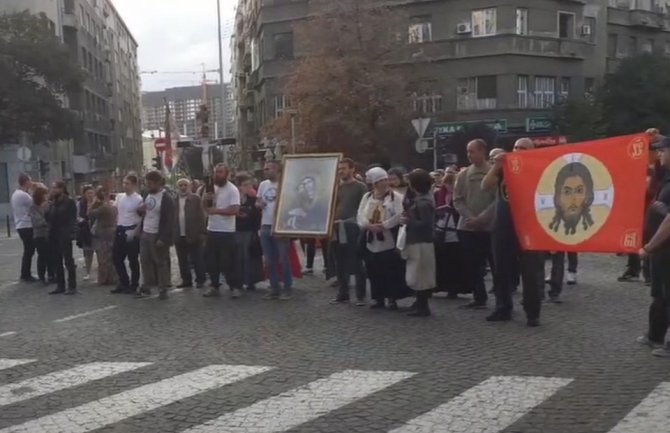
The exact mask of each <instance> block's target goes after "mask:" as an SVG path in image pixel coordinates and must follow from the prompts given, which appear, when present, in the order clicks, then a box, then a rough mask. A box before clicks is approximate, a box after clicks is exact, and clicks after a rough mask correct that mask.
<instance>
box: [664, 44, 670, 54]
mask: <svg viewBox="0 0 670 433" xmlns="http://www.w3.org/2000/svg"><path fill="white" fill-rule="evenodd" d="M665 55H666V56H670V41H666V42H665Z"/></svg>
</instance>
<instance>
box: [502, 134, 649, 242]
mask: <svg viewBox="0 0 670 433" xmlns="http://www.w3.org/2000/svg"><path fill="white" fill-rule="evenodd" d="M648 153H649V137H648V136H647V135H646V134H637V135H628V136H622V137H613V138H607V139H603V140H595V141H589V142H583V143H576V144H570V145H564V146H556V147H551V148H544V149H535V150H530V151H526V152H515V153H511V154H509V155H507V156H506V158H505V165H504V177H505V183H506V186H507V191H508V193H509V200H510V206H511V209H512V216H513V217H514V222H515V228H516V232H517V235H518V237H519V242H520V244H521V247H522V248H523V249H525V250H533V251H576V252H613V253H636V252H637V251H638V249H639V248H640V245H641V243H642V224H643V218H644V200H645V188H646V176H647V161H648Z"/></svg>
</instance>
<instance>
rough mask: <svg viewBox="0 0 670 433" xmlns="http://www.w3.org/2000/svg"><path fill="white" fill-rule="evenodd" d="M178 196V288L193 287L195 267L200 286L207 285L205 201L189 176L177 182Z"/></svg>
mask: <svg viewBox="0 0 670 433" xmlns="http://www.w3.org/2000/svg"><path fill="white" fill-rule="evenodd" d="M177 189H178V190H179V195H178V197H177V209H176V215H175V222H176V225H175V250H176V251H177V260H178V261H179V273H180V275H181V284H180V285H179V286H177V288H180V289H182V288H190V287H193V275H192V272H191V271H192V268H195V283H196V285H197V287H198V288H199V289H200V288H202V287H203V285H204V284H205V279H206V274H205V256H204V254H203V247H204V244H205V242H204V240H205V238H206V237H207V227H206V225H205V221H206V217H205V211H204V210H203V208H202V200H201V199H200V197H199V196H198V195H197V194H194V193H193V192H191V182H190V181H189V180H188V179H179V180H178V181H177Z"/></svg>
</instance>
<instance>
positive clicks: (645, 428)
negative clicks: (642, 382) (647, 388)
mask: <svg viewBox="0 0 670 433" xmlns="http://www.w3.org/2000/svg"><path fill="white" fill-rule="evenodd" d="M668 429H670V382H663V383H661V384H660V385H659V386H657V387H656V389H654V390H653V391H652V392H651V394H649V395H648V396H647V397H646V398H645V399H644V400H642V401H641V402H640V404H639V405H637V406H636V407H635V408H634V409H633V410H632V411H630V413H629V414H628V415H626V417H625V418H624V419H622V420H621V422H619V424H617V425H616V427H614V428H613V429H612V430H610V432H609V433H659V432H663V431H668Z"/></svg>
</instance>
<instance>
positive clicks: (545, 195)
mask: <svg viewBox="0 0 670 433" xmlns="http://www.w3.org/2000/svg"><path fill="white" fill-rule="evenodd" d="M613 205H614V186H613V184H612V177H611V176H610V174H609V172H608V170H607V168H606V167H605V165H604V164H602V162H600V161H599V160H597V159H596V158H593V157H592V156H590V155H587V154H583V153H570V154H567V155H563V156H561V157H560V158H557V159H556V160H555V161H554V162H552V163H551V164H550V165H549V166H548V167H547V168H546V169H545V171H544V173H543V174H542V177H541V178H540V181H539V183H538V186H537V190H536V194H535V212H536V215H537V218H538V221H539V223H540V226H541V227H542V228H543V229H544V231H545V232H546V233H547V234H548V235H549V236H551V237H552V238H554V240H556V241H558V242H561V243H563V244H566V245H577V244H579V243H581V242H584V241H585V240H588V239H590V238H591V237H592V236H593V235H595V234H596V233H597V232H598V230H600V229H601V228H602V227H603V226H604V225H605V222H607V218H608V217H609V215H610V213H611V210H612V207H613Z"/></svg>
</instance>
